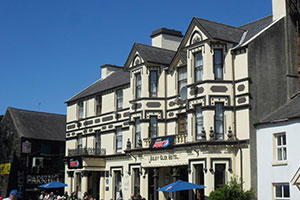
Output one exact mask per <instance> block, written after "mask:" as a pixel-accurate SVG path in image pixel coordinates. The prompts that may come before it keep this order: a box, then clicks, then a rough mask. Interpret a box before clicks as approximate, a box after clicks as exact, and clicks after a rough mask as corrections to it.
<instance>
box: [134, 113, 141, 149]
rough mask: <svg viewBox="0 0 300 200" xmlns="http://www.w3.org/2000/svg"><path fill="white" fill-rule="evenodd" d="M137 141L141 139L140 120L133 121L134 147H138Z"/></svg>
mask: <svg viewBox="0 0 300 200" xmlns="http://www.w3.org/2000/svg"><path fill="white" fill-rule="evenodd" d="M139 139H142V138H141V122H140V119H136V120H135V134H134V140H135V141H134V142H135V147H136V148H137V147H140V146H139V145H138V144H139Z"/></svg>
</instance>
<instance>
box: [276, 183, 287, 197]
mask: <svg viewBox="0 0 300 200" xmlns="http://www.w3.org/2000/svg"><path fill="white" fill-rule="evenodd" d="M286 186H288V192H289V195H288V196H289V197H284V187H286ZM277 187H280V190H281V196H277V194H276V188H277ZM273 197H274V198H273V199H274V200H290V199H291V190H290V185H289V183H276V184H273Z"/></svg>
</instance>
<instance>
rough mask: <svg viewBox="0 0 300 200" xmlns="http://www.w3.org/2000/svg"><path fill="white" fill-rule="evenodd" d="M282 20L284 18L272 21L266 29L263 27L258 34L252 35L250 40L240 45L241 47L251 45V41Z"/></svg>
mask: <svg viewBox="0 0 300 200" xmlns="http://www.w3.org/2000/svg"><path fill="white" fill-rule="evenodd" d="M282 18H284V16H282V17H280V18H278V19H276V20H275V21H273V22H272V23H271V24H270V25H268V26H267V27H265V28H264V29H262V30H261V31H260V32H258V33H257V34H256V35H254V36H253V37H252V38H250V39H249V40H248V41H246V42H245V43H244V44H242V45H241V47H244V46H247V45H248V44H249V43H251V42H252V41H253V40H255V39H256V38H257V37H258V36H260V35H261V34H262V33H263V32H265V31H266V30H268V29H269V28H270V27H272V26H273V25H274V24H276V23H277V22H278V21H280V20H281V19H282Z"/></svg>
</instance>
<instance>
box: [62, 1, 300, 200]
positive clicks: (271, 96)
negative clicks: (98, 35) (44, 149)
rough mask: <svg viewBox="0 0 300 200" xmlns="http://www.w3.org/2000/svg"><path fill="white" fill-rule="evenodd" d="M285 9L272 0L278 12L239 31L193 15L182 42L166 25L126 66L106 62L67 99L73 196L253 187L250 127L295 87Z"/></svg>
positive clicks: (291, 31)
mask: <svg viewBox="0 0 300 200" xmlns="http://www.w3.org/2000/svg"><path fill="white" fill-rule="evenodd" d="M291 2H292V1H291ZM289 6H290V5H289V4H286V3H285V1H284V0H280V1H279V0H278V1H277V0H274V1H273V15H272V16H268V17H265V18H262V19H259V20H256V21H253V22H250V23H248V24H245V25H243V26H240V27H232V26H228V25H225V24H220V23H217V22H212V21H208V20H205V19H200V18H193V19H192V21H191V23H190V25H189V27H188V29H187V31H186V34H185V35H184V36H182V34H181V32H180V31H176V30H170V29H166V28H161V29H158V30H156V31H154V32H152V35H151V38H152V46H150V45H144V44H139V43H135V44H134V45H133V47H132V50H131V52H130V54H129V56H128V58H127V60H126V62H125V64H124V67H120V66H113V65H104V66H102V77H101V79H100V80H98V81H97V82H95V83H94V84H92V85H91V86H89V87H88V88H86V89H85V90H83V91H81V92H80V93H78V94H76V95H75V96H73V97H72V98H70V99H69V100H67V101H66V103H67V126H66V130H67V133H66V141H67V142H66V157H67V159H68V165H67V166H66V176H65V177H66V183H68V185H69V186H68V188H67V190H68V191H69V192H71V191H78V192H79V195H82V194H83V193H84V192H89V193H90V194H92V195H93V196H95V197H97V199H117V198H118V196H119V195H122V196H123V198H128V197H129V195H130V194H131V193H133V194H141V195H142V196H143V197H146V199H149V200H151V199H155V200H157V199H160V200H163V199H166V198H167V197H168V195H172V196H173V197H174V199H184V198H189V199H195V198H196V197H197V196H198V194H197V192H199V191H189V192H180V193H174V194H167V193H162V192H156V190H157V189H158V188H159V187H161V186H164V185H166V184H169V183H171V182H174V181H175V180H178V179H182V180H185V181H189V182H193V183H197V184H202V185H205V186H206V188H205V189H204V190H202V191H200V195H201V196H202V197H204V196H205V197H207V196H209V193H210V192H211V191H213V190H214V189H216V188H218V187H220V186H222V185H224V184H225V183H226V182H227V181H228V180H230V178H231V177H233V176H238V177H239V178H240V179H241V180H242V182H243V183H244V184H243V187H244V188H245V189H250V188H251V187H253V188H254V189H256V183H257V179H256V178H257V174H256V173H257V165H256V134H255V128H254V126H253V124H254V123H255V122H256V121H257V120H259V119H262V117H264V116H266V115H267V114H268V113H269V112H271V111H272V109H273V110H274V108H276V107H278V106H280V105H282V104H283V103H285V102H286V101H288V99H289V97H290V96H292V95H293V94H295V93H296V91H297V90H298V84H297V80H298V79H297V67H296V62H297V57H296V56H297V54H296V52H297V41H296V22H295V20H294V17H293V16H294V15H292V14H291V12H290V11H289V9H288V8H289ZM283 52H284V53H283ZM274 66H276V67H274ZM274 80H276V81H274ZM202 199H203V198H202Z"/></svg>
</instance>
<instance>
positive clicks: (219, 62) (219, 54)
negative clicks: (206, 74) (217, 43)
mask: <svg viewBox="0 0 300 200" xmlns="http://www.w3.org/2000/svg"><path fill="white" fill-rule="evenodd" d="M214 73H215V80H223V49H214Z"/></svg>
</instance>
